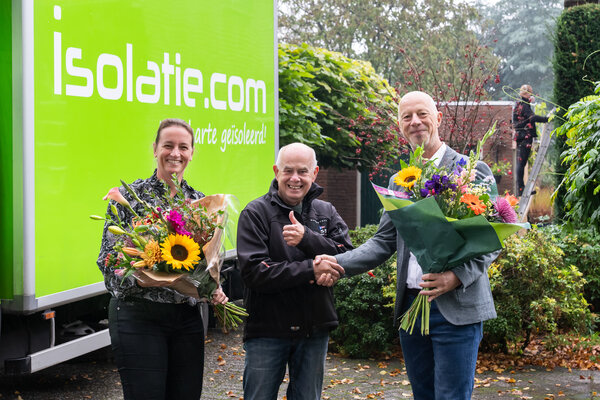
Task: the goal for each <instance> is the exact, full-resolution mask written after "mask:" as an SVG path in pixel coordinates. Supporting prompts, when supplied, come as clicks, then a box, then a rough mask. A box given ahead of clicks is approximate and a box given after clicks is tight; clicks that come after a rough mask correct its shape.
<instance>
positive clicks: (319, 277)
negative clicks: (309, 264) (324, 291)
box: [282, 211, 344, 287]
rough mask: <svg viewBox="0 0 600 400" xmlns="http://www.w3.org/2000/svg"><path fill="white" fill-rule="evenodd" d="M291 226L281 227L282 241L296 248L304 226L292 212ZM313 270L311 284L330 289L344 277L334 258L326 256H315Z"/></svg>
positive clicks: (290, 216)
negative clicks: (313, 274)
mask: <svg viewBox="0 0 600 400" xmlns="http://www.w3.org/2000/svg"><path fill="white" fill-rule="evenodd" d="M289 218H290V222H291V224H289V225H285V226H284V227H283V232H282V233H283V240H285V242H286V244H287V245H288V246H298V244H299V243H300V241H302V238H303V237H304V225H302V224H301V223H300V222H299V221H298V220H297V219H296V217H295V216H294V212H293V211H290V215H289ZM313 269H314V272H315V280H314V281H311V283H316V284H317V285H321V286H327V287H331V286H333V284H334V283H336V282H337V280H338V279H340V278H341V277H342V276H343V275H344V268H342V267H341V266H340V265H339V264H338V263H337V260H336V259H335V257H333V256H328V255H320V256H317V257H316V258H315V259H314V261H313Z"/></svg>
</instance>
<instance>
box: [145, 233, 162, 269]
mask: <svg viewBox="0 0 600 400" xmlns="http://www.w3.org/2000/svg"><path fill="white" fill-rule="evenodd" d="M141 257H142V260H144V262H145V263H146V265H147V266H148V267H149V268H152V267H153V266H154V264H156V263H158V262H160V260H162V254H161V252H160V246H159V244H158V242H156V240H154V239H150V240H149V241H148V243H147V244H146V247H144V252H143V253H142V254H141Z"/></svg>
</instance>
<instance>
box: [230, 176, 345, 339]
mask: <svg viewBox="0 0 600 400" xmlns="http://www.w3.org/2000/svg"><path fill="white" fill-rule="evenodd" d="M277 191H278V185H277V180H273V182H272V183H271V188H270V190H269V192H268V193H267V194H265V195H264V196H262V197H259V198H258V199H256V200H253V201H252V202H250V203H249V204H248V205H247V206H246V208H245V209H244V210H243V211H242V212H241V214H240V218H239V221H238V235H237V254H238V259H239V262H240V268H241V274H242V278H243V280H244V284H245V286H246V291H245V295H244V297H245V299H244V300H245V307H246V309H247V311H248V313H249V314H250V315H249V317H248V319H247V320H246V324H245V329H244V340H246V339H249V338H255V337H277V338H297V337H303V336H307V335H309V334H310V333H311V332H312V331H313V330H314V329H327V330H330V329H333V328H335V327H336V326H337V325H338V320H337V313H336V312H335V305H334V302H333V290H332V289H331V288H328V287H324V286H319V285H317V284H316V283H310V281H313V280H314V279H315V275H314V271H313V259H314V258H315V257H316V256H317V255H319V254H331V255H334V254H338V253H342V252H345V251H346V250H348V249H352V244H351V242H350V236H349V235H348V226H347V225H346V223H345V222H344V221H343V220H342V218H341V217H340V216H339V214H338V213H337V211H336V210H335V207H333V206H332V205H331V204H330V203H327V202H325V201H322V200H318V199H317V197H318V196H319V195H320V194H321V193H322V192H323V188H321V187H320V186H318V185H317V184H315V183H313V184H312V186H311V188H310V190H309V191H308V193H307V194H306V196H305V197H304V201H303V203H302V215H298V213H294V215H295V217H296V219H297V220H298V221H299V222H300V223H302V224H303V225H304V237H303V238H302V240H301V241H300V243H299V244H298V245H297V246H289V245H288V244H287V243H286V242H285V240H284V239H283V227H284V226H285V225H289V224H291V222H290V218H289V214H290V211H291V210H292V208H291V207H290V206H288V205H287V204H285V203H284V202H283V201H282V200H281V199H280V197H279V195H278V194H277Z"/></svg>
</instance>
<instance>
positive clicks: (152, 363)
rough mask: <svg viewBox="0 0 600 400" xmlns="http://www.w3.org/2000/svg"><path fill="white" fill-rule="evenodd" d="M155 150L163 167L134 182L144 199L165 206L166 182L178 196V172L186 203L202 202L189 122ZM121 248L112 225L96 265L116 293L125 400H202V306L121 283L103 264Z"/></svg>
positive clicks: (170, 131) (170, 127) (113, 312)
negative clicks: (194, 183)
mask: <svg viewBox="0 0 600 400" xmlns="http://www.w3.org/2000/svg"><path fill="white" fill-rule="evenodd" d="M153 148H154V158H155V159H156V163H157V167H156V169H155V170H154V173H153V174H152V176H151V177H150V178H147V179H138V180H136V181H135V182H133V183H132V184H131V187H132V189H133V190H134V191H135V192H136V193H137V194H138V196H140V198H141V199H142V200H144V201H146V202H148V203H149V204H152V205H154V206H157V205H161V206H162V207H163V208H165V205H164V204H162V203H161V199H163V198H164V197H165V195H166V194H167V193H165V187H164V184H163V182H166V183H167V184H168V185H169V187H170V195H171V196H174V195H175V193H176V187H175V184H174V182H173V181H172V177H173V175H174V174H175V175H176V177H177V180H178V181H179V184H180V185H181V188H182V190H183V193H184V195H185V197H186V198H190V199H199V198H202V197H204V194H203V193H202V192H199V191H197V190H195V189H194V188H192V187H191V186H190V185H189V184H188V183H187V182H186V181H185V180H184V179H183V173H184V171H185V169H186V167H187V166H188V163H189V162H190V161H192V156H193V154H194V134H193V131H192V128H191V127H190V126H189V125H188V124H187V123H186V122H185V121H183V120H179V119H165V120H164V121H162V122H161V123H160V126H159V128H158V132H157V133H156V139H155V140H154V144H153ZM119 191H120V192H121V194H122V195H123V196H124V197H125V198H126V199H127V200H128V201H129V203H130V204H131V206H132V207H133V209H134V210H135V211H136V212H137V213H138V214H140V215H141V214H142V213H143V210H144V208H143V207H142V205H141V204H139V203H138V202H137V201H136V200H135V199H133V198H132V196H131V195H130V194H129V193H128V192H127V191H126V190H125V189H124V188H123V187H121V188H119ZM151 194H155V195H156V196H152V195H151ZM111 205H114V206H116V209H117V212H118V214H119V215H118V217H119V219H120V220H121V221H131V219H132V218H133V215H132V214H131V213H130V212H129V211H128V210H127V209H125V207H123V206H121V205H120V204H119V203H117V202H115V201H112V200H111V202H110V204H109V206H108V212H110V210H111ZM165 209H166V208H165ZM115 242H116V236H115V235H113V234H112V233H110V232H109V231H108V223H107V224H105V226H104V232H103V234H102V246H101V249H100V255H99V256H98V261H97V264H98V267H99V268H100V270H101V271H102V274H103V275H104V282H105V284H106V288H107V290H108V292H109V293H110V294H111V295H112V296H111V299H110V303H109V309H108V321H109V332H110V338H111V345H112V349H113V353H114V355H115V360H116V363H117V367H118V370H119V374H120V376H121V383H122V385H123V395H124V398H125V400H142V399H143V400H150V399H152V400H171V399H177V400H198V399H199V398H200V395H201V393H202V376H203V370H204V337H205V336H204V324H203V322H202V317H201V315H200V308H199V304H198V302H197V301H196V299H194V298H192V297H187V296H184V295H182V294H180V293H178V292H176V291H174V290H172V289H168V288H164V287H141V286H139V284H138V283H137V280H136V279H135V278H134V277H133V276H129V277H127V278H125V279H123V278H122V277H121V276H118V275H117V274H115V270H114V269H113V268H112V267H110V266H107V265H106V262H105V260H107V257H109V255H110V254H115V251H114V250H113V246H114V244H115ZM212 301H213V303H223V304H224V303H226V302H227V301H228V299H227V296H225V294H224V293H223V291H222V290H221V288H217V289H216V290H215V292H214V294H213V298H212Z"/></svg>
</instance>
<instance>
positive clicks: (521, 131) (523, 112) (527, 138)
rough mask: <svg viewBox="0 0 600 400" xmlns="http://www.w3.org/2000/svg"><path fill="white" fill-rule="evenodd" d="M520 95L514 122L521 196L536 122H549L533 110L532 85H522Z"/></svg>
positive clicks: (534, 135)
mask: <svg viewBox="0 0 600 400" xmlns="http://www.w3.org/2000/svg"><path fill="white" fill-rule="evenodd" d="M519 95H520V96H521V100H519V101H517V103H516V104H515V107H514V108H513V114H512V122H513V129H514V130H515V136H514V140H515V141H516V142H517V171H516V172H517V174H516V175H517V195H519V196H521V195H522V194H523V189H524V188H525V182H524V181H523V177H524V176H525V167H526V166H527V160H529V155H530V154H531V145H532V144H533V139H534V138H536V137H537V132H536V129H535V123H536V122H544V123H545V122H548V117H543V116H541V115H535V113H534V112H533V111H532V110H531V103H533V101H534V98H533V89H532V88H531V86H529V85H523V86H521V89H519Z"/></svg>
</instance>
